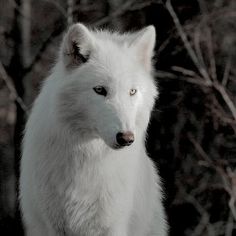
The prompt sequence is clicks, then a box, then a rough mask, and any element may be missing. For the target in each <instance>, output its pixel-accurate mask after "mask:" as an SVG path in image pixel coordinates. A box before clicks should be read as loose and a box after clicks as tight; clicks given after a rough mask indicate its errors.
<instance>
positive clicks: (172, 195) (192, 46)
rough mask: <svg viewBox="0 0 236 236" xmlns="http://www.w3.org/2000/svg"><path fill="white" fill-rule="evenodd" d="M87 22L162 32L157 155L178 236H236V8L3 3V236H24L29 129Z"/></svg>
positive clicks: (83, 0)
mask: <svg viewBox="0 0 236 236" xmlns="http://www.w3.org/2000/svg"><path fill="white" fill-rule="evenodd" d="M77 21H80V22H83V23H85V24H87V25H88V26H91V27H105V28H110V29H115V30H119V31H125V30H137V29H140V28H141V27H143V26H146V25H150V24H153V25H154V26H155V27H156V30H157V44H156V58H155V68H156V74H155V79H156V80H157V82H158V84H159V89H160V98H159V99H158V101H157V102H156V106H155V109H154V111H153V116H152V120H151V124H150V126H149V130H148V140H147V150H148V153H149V155H150V157H151V158H152V159H153V160H154V161H155V163H157V165H158V168H159V170H160V174H161V176H162V178H163V184H164V191H165V193H166V199H165V207H166V211H167V214H168V221H169V224H170V235H171V236H182V235H186V236H205V235H206V236H208V235H209V236H223V235H225V236H233V235H236V1H235V0H172V1H170V0H167V1H161V0H143V1H141V0H126V1H125V0H100V1H98V0H97V1H92V0H66V1H65V0H41V1H33V0H0V234H1V235H23V231H22V226H21V220H20V213H19V211H18V202H17V191H18V177H19V160H20V143H21V139H22V131H23V127H24V124H25V120H26V119H27V115H28V114H29V112H30V107H31V105H32V102H33V101H34V99H35V96H36V95H37V94H38V92H39V88H40V84H41V83H42V81H43V79H44V78H45V77H46V76H47V74H48V72H49V71H50V69H51V68H52V66H53V64H54V61H55V57H56V55H57V52H58V46H59V43H60V40H61V38H62V35H63V32H64V30H65V29H66V28H67V27H68V25H70V24H72V23H73V22H77Z"/></svg>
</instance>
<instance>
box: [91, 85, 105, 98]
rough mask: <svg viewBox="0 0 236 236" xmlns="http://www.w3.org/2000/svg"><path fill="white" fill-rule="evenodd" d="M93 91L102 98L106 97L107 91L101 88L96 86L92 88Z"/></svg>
mask: <svg viewBox="0 0 236 236" xmlns="http://www.w3.org/2000/svg"><path fill="white" fill-rule="evenodd" d="M93 90H94V91H95V92H96V93H97V94H99V95H102V96H104V97H106V96H107V90H106V89H105V88H104V87H102V86H96V87H94V88H93Z"/></svg>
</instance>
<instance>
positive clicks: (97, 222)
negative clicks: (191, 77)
mask: <svg viewBox="0 0 236 236" xmlns="http://www.w3.org/2000/svg"><path fill="white" fill-rule="evenodd" d="M154 45H155V29H154V27H153V26H148V27H146V28H144V29H143V30H141V31H138V32H135V33H130V34H123V35H121V34H118V33H111V32H108V31H92V30H89V29H88V28H87V27H86V26H84V25H83V24H79V23H78V24H75V25H73V26H71V27H70V29H69V30H68V32H67V33H66V35H65V37H64V39H63V43H62V46H61V49H60V53H59V59H58V61H57V63H56V65H55V67H54V69H53V71H52V73H51V75H50V76H49V78H47V80H46V81H45V83H44V85H43V87H42V90H41V93H40V94H39V96H38V98H37V99H36V101H35V104H34V106H33V109H32V113H31V115H30V118H29V120H28V122H27V125H26V133H25V136H24V141H23V156H22V160H21V178H20V204H21V209H22V214H23V220H24V224H25V228H26V231H27V235H28V236H60V235H66V236H72V235H73V236H75V235H77V236H165V235H167V224H166V221H165V214H164V211H163V206H162V191H161V187H160V182H159V177H158V174H157V172H156V170H155V168H154V164H153V163H152V161H151V160H150V159H149V158H148V156H147V154H146V151H145V136H146V134H145V133H146V128H147V125H148V122H149V118H150V113H151V110H152V107H153V104H154V99H155V97H156V96H157V89H156V86H155V84H154V80H153V78H152V64H151V60H152V54H153V48H154Z"/></svg>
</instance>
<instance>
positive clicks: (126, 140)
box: [116, 131, 134, 146]
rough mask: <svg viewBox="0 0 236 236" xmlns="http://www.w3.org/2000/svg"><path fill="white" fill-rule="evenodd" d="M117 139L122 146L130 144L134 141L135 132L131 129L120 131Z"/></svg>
mask: <svg viewBox="0 0 236 236" xmlns="http://www.w3.org/2000/svg"><path fill="white" fill-rule="evenodd" d="M116 141H117V143H118V144H119V145H120V146H129V145H131V144H132V143H133V142H134V134H133V133H132V132H130V131H128V132H125V133H118V134H117V135H116Z"/></svg>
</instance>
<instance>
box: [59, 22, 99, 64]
mask: <svg viewBox="0 0 236 236" xmlns="http://www.w3.org/2000/svg"><path fill="white" fill-rule="evenodd" d="M93 47H94V39H93V35H92V34H91V32H90V31H89V30H88V28H87V27H86V26H84V25H83V24H80V23H77V24H74V25H72V26H71V27H70V28H69V30H68V32H67V33H66V35H65V36H64V39H63V42H62V47H61V54H62V55H61V56H62V59H63V62H64V64H65V67H66V68H73V67H77V66H79V65H81V64H83V63H85V62H87V60H88V59H89V57H90V54H91V51H92V49H93Z"/></svg>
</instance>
